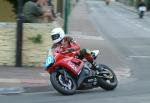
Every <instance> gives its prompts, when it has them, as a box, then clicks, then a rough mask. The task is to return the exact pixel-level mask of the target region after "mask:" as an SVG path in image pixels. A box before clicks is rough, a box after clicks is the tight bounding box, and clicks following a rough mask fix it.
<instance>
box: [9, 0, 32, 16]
mask: <svg viewBox="0 0 150 103" xmlns="http://www.w3.org/2000/svg"><path fill="white" fill-rule="evenodd" d="M6 1H8V2H10V3H11V4H12V5H13V8H14V9H13V11H14V12H15V13H17V8H18V2H17V1H18V0H6ZM27 1H31V0H23V4H24V3H25V2H27Z"/></svg>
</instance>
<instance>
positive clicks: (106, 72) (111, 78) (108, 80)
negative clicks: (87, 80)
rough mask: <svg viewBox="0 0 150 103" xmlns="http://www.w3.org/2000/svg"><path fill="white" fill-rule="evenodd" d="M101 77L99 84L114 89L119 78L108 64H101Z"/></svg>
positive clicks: (106, 88)
mask: <svg viewBox="0 0 150 103" xmlns="http://www.w3.org/2000/svg"><path fill="white" fill-rule="evenodd" d="M99 76H100V77H99V78H98V84H99V86H100V87H101V88H103V89H105V90H113V89H115V88H116V87H117V84H118V80H117V77H116V75H115V73H114V72H113V71H112V70H111V69H110V68H109V67H108V66H106V65H100V75H99Z"/></svg>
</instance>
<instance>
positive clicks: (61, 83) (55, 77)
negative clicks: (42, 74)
mask: <svg viewBox="0 0 150 103" xmlns="http://www.w3.org/2000/svg"><path fill="white" fill-rule="evenodd" d="M50 81H51V83H52V85H53V87H54V88H55V89H56V90H57V91H58V92H59V93H61V94H63V95H72V94H74V93H75V91H76V89H77V85H76V83H75V80H74V78H73V77H72V76H71V75H70V74H69V73H68V72H67V71H66V70H65V69H58V70H56V71H54V72H52V73H51V74H50Z"/></svg>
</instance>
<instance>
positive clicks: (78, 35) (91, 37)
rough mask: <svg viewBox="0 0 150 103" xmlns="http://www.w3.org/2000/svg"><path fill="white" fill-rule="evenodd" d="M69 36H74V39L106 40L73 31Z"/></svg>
mask: <svg viewBox="0 0 150 103" xmlns="http://www.w3.org/2000/svg"><path fill="white" fill-rule="evenodd" d="M69 36H72V37H73V38H76V39H92V40H104V38H103V37H101V36H98V35H96V36H93V35H83V33H82V32H80V31H71V33H70V35H69Z"/></svg>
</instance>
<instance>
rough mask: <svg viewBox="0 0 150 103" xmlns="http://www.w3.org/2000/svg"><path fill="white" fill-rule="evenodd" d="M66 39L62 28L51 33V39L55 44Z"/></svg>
mask: <svg viewBox="0 0 150 103" xmlns="http://www.w3.org/2000/svg"><path fill="white" fill-rule="evenodd" d="M64 37H65V33H64V30H63V29H62V28H55V29H53V30H52V31H51V38H52V41H53V43H58V42H60V41H61V40H62V39H63V38H64Z"/></svg>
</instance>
